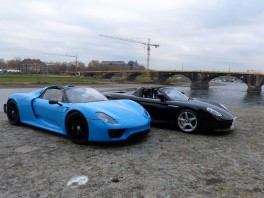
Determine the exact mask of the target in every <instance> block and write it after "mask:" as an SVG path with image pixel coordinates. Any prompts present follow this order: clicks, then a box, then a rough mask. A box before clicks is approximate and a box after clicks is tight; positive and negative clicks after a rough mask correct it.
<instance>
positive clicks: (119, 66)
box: [97, 61, 145, 71]
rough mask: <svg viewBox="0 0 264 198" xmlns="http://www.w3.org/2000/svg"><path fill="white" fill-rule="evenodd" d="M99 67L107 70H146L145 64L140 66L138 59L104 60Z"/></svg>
mask: <svg viewBox="0 0 264 198" xmlns="http://www.w3.org/2000/svg"><path fill="white" fill-rule="evenodd" d="M97 69H100V70H105V71H113V70H145V68H144V67H143V66H139V64H138V63H137V61H129V62H128V63H125V62H124V61H102V62H101V63H100V64H99V67H98V68H97Z"/></svg>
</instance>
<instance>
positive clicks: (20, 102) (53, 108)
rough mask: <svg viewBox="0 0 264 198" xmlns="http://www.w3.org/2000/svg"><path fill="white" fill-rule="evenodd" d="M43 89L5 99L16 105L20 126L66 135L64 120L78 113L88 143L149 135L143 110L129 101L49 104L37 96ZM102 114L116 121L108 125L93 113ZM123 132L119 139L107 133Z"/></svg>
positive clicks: (147, 117) (148, 119) (145, 113)
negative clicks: (83, 125) (136, 135)
mask: <svg viewBox="0 0 264 198" xmlns="http://www.w3.org/2000/svg"><path fill="white" fill-rule="evenodd" d="M48 88H49V87H45V88H43V89H39V90H37V91H33V92H30V93H16V94H12V95H11V96H9V98H8V100H7V101H9V100H11V99H12V100H14V101H15V102H16V104H17V107H18V110H19V116H20V122H21V123H24V124H28V125H31V126H35V127H38V128H42V129H45V130H49V131H52V132H56V133H59V134H63V135H67V132H66V129H65V122H66V118H67V116H68V115H69V113H71V112H73V111H77V112H80V113H81V114H82V115H83V116H84V117H85V118H86V120H87V123H88V127H89V137H88V140H89V141H99V142H106V141H107V142H111V141H122V140H126V139H127V138H129V137H130V136H131V135H133V134H137V133H141V132H144V131H145V132H147V131H150V121H151V118H150V116H149V114H148V113H147V112H146V110H144V108H143V107H142V106H141V105H139V104H138V103H136V102H134V101H131V100H106V101H98V102H88V103H64V102H60V104H50V103H49V100H45V99H42V98H41V97H40V96H41V94H42V93H43V92H44V91H45V90H46V89H48ZM98 112H101V113H104V114H106V115H108V116H110V117H111V118H113V119H114V120H115V121H116V124H109V123H107V122H105V121H103V120H102V119H100V118H99V117H97V116H96V113H98ZM112 129H116V130H124V133H123V135H122V136H121V137H118V138H111V137H110V136H109V130H112Z"/></svg>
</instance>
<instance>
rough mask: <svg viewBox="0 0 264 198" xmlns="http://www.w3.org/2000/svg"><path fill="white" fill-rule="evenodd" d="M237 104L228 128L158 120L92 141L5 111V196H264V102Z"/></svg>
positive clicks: (1, 187) (1, 169)
mask: <svg viewBox="0 0 264 198" xmlns="http://www.w3.org/2000/svg"><path fill="white" fill-rule="evenodd" d="M231 110H232V112H233V113H234V114H235V115H236V116H237V120H236V123H235V129H234V131H232V132H229V133H206V134H203V133H201V134H198V135H189V134H184V133H181V132H178V131H175V130H174V129H171V128H165V127H164V126H153V127H152V132H151V133H150V134H149V135H147V136H146V137H141V138H139V139H136V140H133V141H130V142H126V143H120V144H89V145H86V146H79V145H76V144H73V143H72V142H71V141H70V140H69V139H68V138H66V137H63V136H59V135H55V134H52V133H50V132H46V131H43V130H39V129H36V128H32V127H28V126H12V125H10V124H9V122H8V121H7V119H6V115H5V114H4V113H0V127H1V139H0V156H1V161H0V176H1V180H0V197H8V198H13V197H14V198H15V197H34V198H35V197H117V198H118V197H146V198H153V197H173V198H174V197H209V198H217V197H219V198H220V197H228V198H235V197H242V198H244V197H248V198H252V197H253V198H254V197H263V194H264V184H263V178H264V154H263V151H264V133H263V128H264V122H263V120H264V108H259V107H258V108H243V109H242V108H237V109H236V108H234V109H231ZM80 176H81V177H80ZM73 179H77V180H76V181H75V182H73V183H71V181H73ZM81 179H82V180H81ZM80 180H81V181H83V183H84V184H83V185H78V181H80Z"/></svg>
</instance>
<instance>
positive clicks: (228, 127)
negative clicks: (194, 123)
mask: <svg viewBox="0 0 264 198" xmlns="http://www.w3.org/2000/svg"><path fill="white" fill-rule="evenodd" d="M235 120H236V117H234V118H233V119H232V120H224V119H220V120H214V121H212V120H211V121H209V122H208V123H207V124H205V125H203V130H206V131H209V130H210V131H216V132H227V131H232V130H233V129H234V128H235V125H234V122H235Z"/></svg>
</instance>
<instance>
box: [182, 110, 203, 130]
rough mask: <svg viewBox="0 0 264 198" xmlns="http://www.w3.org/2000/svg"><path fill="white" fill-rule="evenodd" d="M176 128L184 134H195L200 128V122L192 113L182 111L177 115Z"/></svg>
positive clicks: (190, 111)
mask: <svg viewBox="0 0 264 198" xmlns="http://www.w3.org/2000/svg"><path fill="white" fill-rule="evenodd" d="M177 126H178V127H179V129H180V130H181V131H182V132H184V133H196V132H198V130H199V127H200V120H199V117H198V115H197V114H196V113H195V112H194V111H192V110H190V109H183V110H182V111H180V112H179V114H178V115H177Z"/></svg>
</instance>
